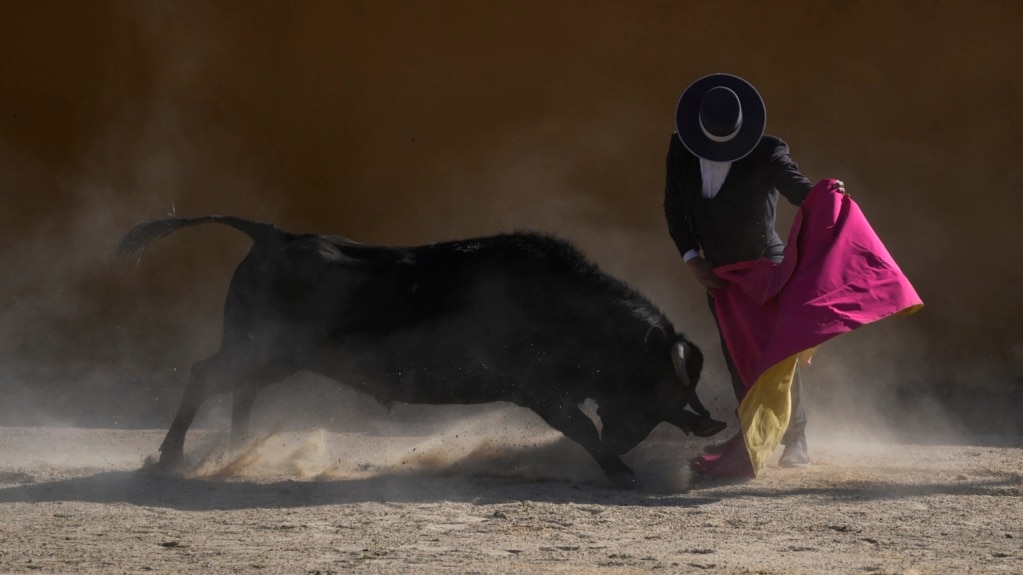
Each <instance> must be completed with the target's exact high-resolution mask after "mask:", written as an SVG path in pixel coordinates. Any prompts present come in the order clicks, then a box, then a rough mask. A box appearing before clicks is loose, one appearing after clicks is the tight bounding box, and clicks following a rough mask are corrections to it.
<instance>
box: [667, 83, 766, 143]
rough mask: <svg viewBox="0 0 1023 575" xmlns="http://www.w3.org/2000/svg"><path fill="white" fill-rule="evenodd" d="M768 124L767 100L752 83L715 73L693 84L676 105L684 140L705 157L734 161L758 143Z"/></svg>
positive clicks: (681, 135) (680, 134) (677, 119)
mask: <svg viewBox="0 0 1023 575" xmlns="http://www.w3.org/2000/svg"><path fill="white" fill-rule="evenodd" d="M766 124H767V110H766V109H765V108H764V100H763V99H762V98H761V97H760V94H759V93H758V92H757V90H756V88H754V87H753V85H752V84H750V83H749V82H747V81H746V80H743V79H742V78H740V77H738V76H733V75H731V74H711V75H709V76H704V77H702V78H700V79H699V80H697V81H695V82H693V83H692V84H690V85H689V87H688V88H686V90H685V91H684V92H682V96H681V97H679V99H678V106H676V107H675V129H676V130H678V137H679V139H680V140H682V144H683V145H685V147H686V148H687V149H688V150H689V151H690V152H692V153H693V154H695V155H696V156H699V157H701V158H703V159H705V160H712V161H715V162H733V161H735V160H739V159H742V158H744V157H746V155H747V154H749V153H750V152H752V151H753V148H755V147H757V142H759V141H760V137H761V136H763V135H764V126H765V125H766Z"/></svg>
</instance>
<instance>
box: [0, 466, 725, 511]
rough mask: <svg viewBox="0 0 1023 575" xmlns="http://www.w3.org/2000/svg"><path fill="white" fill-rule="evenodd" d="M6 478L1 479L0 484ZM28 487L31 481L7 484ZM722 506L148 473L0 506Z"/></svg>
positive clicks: (397, 481)
mask: <svg viewBox="0 0 1023 575" xmlns="http://www.w3.org/2000/svg"><path fill="white" fill-rule="evenodd" d="M4 479H5V478H4V477H3V475H2V474H0V481H3V480H4ZM8 479H9V480H14V481H25V480H27V479H29V478H27V477H23V476H22V477H13V476H12V477H9V478H8ZM717 500H718V498H708V497H702V496H692V495H687V494H685V493H679V494H667V495H665V494H655V493H650V492H644V491H622V490H614V489H609V488H606V487H603V486H600V485H595V484H580V483H569V482H561V481H533V482H516V481H511V480H509V479H508V478H501V477H478V476H477V477H469V476H452V475H449V474H442V473H435V472H412V473H394V474H386V475H377V476H373V477H369V478H361V479H333V480H314V481H294V480H283V481H276V482H270V483H265V482H254V481H239V480H230V481H225V480H214V479H194V478H185V477H178V476H172V475H160V474H152V473H148V472H145V471H108V472H101V473H96V474H94V475H88V476H83V477H75V478H72V479H64V480H59V481H49V482H40V483H22V484H20V485H12V486H9V487H2V488H0V504H2V503H15V502H18V503H22V502H23V503H39V502H56V501H61V502H69V501H80V502H87V503H100V504H114V503H129V504H132V505H139V506H143V507H164V508H171V509H176V510H180V511H214V510H235V509H250V508H256V507H275V508H297V507H316V506H322V505H345V504H358V503H365V502H392V503H437V502H444V501H448V502H473V503H476V504H483V505H486V504H498V503H509V502H520V501H542V502H551V503H597V504H605V505H606V504H613V505H628V506H665V505H666V506H673V507H691V506H698V505H704V504H707V503H713V502H715V501H717Z"/></svg>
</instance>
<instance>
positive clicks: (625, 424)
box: [597, 327, 725, 454]
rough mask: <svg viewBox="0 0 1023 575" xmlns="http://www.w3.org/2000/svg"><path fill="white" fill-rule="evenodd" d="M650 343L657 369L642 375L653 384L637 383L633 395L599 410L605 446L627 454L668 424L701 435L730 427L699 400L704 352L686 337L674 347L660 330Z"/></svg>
mask: <svg viewBox="0 0 1023 575" xmlns="http://www.w3.org/2000/svg"><path fill="white" fill-rule="evenodd" d="M646 344H647V349H648V351H649V353H650V355H649V356H648V357H649V361H651V363H652V365H651V366H650V369H649V370H641V371H642V372H643V373H647V374H650V380H648V381H636V382H632V383H633V385H634V387H632V388H627V389H629V392H628V393H623V394H621V396H620V397H617V398H615V400H614V401H613V402H606V405H605V404H601V405H600V406H599V408H598V410H597V414H598V415H599V416H600V420H601V423H602V425H603V428H602V430H601V439H602V440H603V441H604V444H605V445H607V446H608V447H609V448H610V449H611V450H612V451H614V452H615V453H618V454H622V453H626V452H628V451H629V450H631V449H632V448H633V447H635V446H636V445H638V444H639V442H641V441H643V440H644V439H646V437H647V436H648V435H650V432H651V431H653V429H654V427H656V426H657V425H658V424H659V423H661V422H662V421H667V422H668V423H671V424H673V425H676V426H678V427H679V428H681V429H682V430H683V431H685V432H686V433H687V434H688V433H695V434H696V435H698V436H701V437H705V436H710V435H714V434H716V433H718V432H719V431H721V430H722V429H724V427H725V424H724V423H723V422H719V421H715V420H713V419H711V418H710V413H709V412H708V411H707V409H706V408H704V407H703V404H701V403H700V399H699V398H698V397H697V396H696V384H697V382H698V381H699V379H700V372H701V371H702V369H703V354H702V353H701V352H700V350H699V348H697V347H696V345H694V344H693V343H692V342H690V341H688V340H686V339H685V338H683V337H681V336H678V337H677V339H676V340H675V341H673V342H671V343H670V344H669V342H668V339H667V335H666V334H665V332H664V331H663V330H662V329H660V328H659V327H655V328H651V330H650V331H649V332H648V333H647V337H646ZM631 391H635V393H632V392H631ZM687 406H689V407H692V409H693V411H695V413H693V411H689V410H688V409H686V407H687Z"/></svg>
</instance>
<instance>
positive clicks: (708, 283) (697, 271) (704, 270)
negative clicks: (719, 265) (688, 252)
mask: <svg viewBox="0 0 1023 575" xmlns="http://www.w3.org/2000/svg"><path fill="white" fill-rule="evenodd" d="M687 265H688V266H689V271H691V272H693V276H695V277H696V281H698V282H700V284H701V285H702V286H703V287H705V288H707V290H709V291H716V290H720V289H725V288H726V287H727V286H728V282H726V281H725V280H723V279H721V278H720V277H718V275H717V274H716V273H714V268H713V267H712V266H711V265H710V262H708V261H707V260H705V259H703V258H701V257H699V256H697V257H695V258H693V259H691V260H689V261H688V262H687Z"/></svg>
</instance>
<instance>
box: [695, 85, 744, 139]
mask: <svg viewBox="0 0 1023 575" xmlns="http://www.w3.org/2000/svg"><path fill="white" fill-rule="evenodd" d="M741 123H742V105H741V104H740V103H739V96H738V95H736V93H735V92H734V91H732V90H731V89H730V88H726V87H725V86H715V87H713V88H711V89H710V90H707V92H706V93H705V94H704V95H703V99H702V100H701V101H700V125H701V127H702V128H703V129H704V130H706V131H707V132H709V133H710V134H711V135H713V136H718V137H727V136H729V135H732V134H734V133H735V132H736V131H737V130H738V129H739V126H740V124H741Z"/></svg>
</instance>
